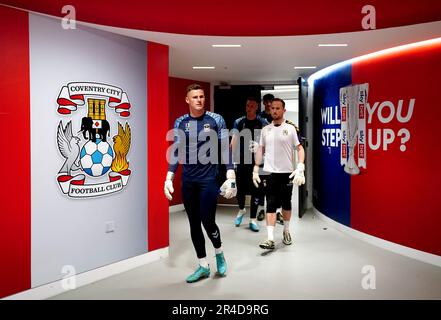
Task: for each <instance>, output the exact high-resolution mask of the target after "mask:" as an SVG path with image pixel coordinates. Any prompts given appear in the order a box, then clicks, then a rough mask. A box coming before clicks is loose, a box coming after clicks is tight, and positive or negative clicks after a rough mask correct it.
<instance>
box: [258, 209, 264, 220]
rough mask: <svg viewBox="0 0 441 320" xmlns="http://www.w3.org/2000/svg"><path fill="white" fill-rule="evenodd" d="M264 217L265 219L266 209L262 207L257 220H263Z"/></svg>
mask: <svg viewBox="0 0 441 320" xmlns="http://www.w3.org/2000/svg"><path fill="white" fill-rule="evenodd" d="M263 219H265V210H263V209H262V210H260V211H259V213H258V214H257V221H262V220H263Z"/></svg>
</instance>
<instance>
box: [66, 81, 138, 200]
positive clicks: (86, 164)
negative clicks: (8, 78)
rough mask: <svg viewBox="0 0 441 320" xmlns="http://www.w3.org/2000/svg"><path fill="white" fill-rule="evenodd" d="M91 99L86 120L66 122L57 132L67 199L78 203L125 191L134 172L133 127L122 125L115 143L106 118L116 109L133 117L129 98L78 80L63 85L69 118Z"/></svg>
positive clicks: (117, 124) (112, 89) (114, 137)
mask: <svg viewBox="0 0 441 320" xmlns="http://www.w3.org/2000/svg"><path fill="white" fill-rule="evenodd" d="M86 101H87V110H84V111H85V112H84V117H82V118H81V121H80V118H78V117H76V118H74V119H72V120H69V121H67V122H66V124H63V120H60V122H59V124H58V128H57V146H58V151H59V153H60V155H61V156H62V157H63V159H64V162H63V164H62V166H61V169H60V170H59V172H58V175H57V182H58V184H59V186H60V189H61V191H62V192H63V194H64V195H67V196H69V197H71V198H76V199H84V198H93V197H98V196H104V195H109V194H114V193H115V192H118V191H122V190H123V189H124V188H125V187H126V186H127V184H128V182H129V178H130V175H131V173H132V171H131V170H130V169H129V161H128V159H127V154H128V152H129V150H130V146H131V129H130V125H129V124H128V123H127V122H126V123H125V124H124V126H123V124H121V123H120V122H119V121H117V123H115V124H114V127H116V128H117V129H116V130H115V131H117V134H116V135H114V136H113V137H112V139H110V137H111V131H113V130H111V128H112V126H111V124H110V123H109V122H108V120H107V117H106V109H107V108H111V109H114V110H115V112H116V113H117V114H118V115H119V116H120V117H124V118H126V117H128V116H129V115H130V112H129V109H130V107H131V106H130V103H129V100H128V97H127V94H126V93H125V92H123V90H122V89H120V88H118V87H115V86H111V85H107V84H101V83H91V82H72V83H69V84H67V85H66V86H63V87H62V89H61V92H60V95H59V96H58V99H57V102H58V104H59V106H58V110H57V111H58V113H59V114H60V115H62V116H63V117H66V116H69V115H73V114H74V113H75V112H76V111H77V110H78V108H77V106H83V105H84V104H85V102H86ZM77 119H78V120H77ZM74 128H78V130H74Z"/></svg>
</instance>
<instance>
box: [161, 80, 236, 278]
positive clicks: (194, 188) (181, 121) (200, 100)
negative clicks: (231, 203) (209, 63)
mask: <svg viewBox="0 0 441 320" xmlns="http://www.w3.org/2000/svg"><path fill="white" fill-rule="evenodd" d="M186 102H187V103H188V105H189V109H190V112H189V113H188V114H185V115H183V116H182V117H180V118H178V119H177V120H176V121H175V125H174V144H173V147H174V148H175V149H174V152H172V155H170V154H169V155H168V156H171V157H172V159H169V168H168V173H167V177H166V180H165V183H164V193H165V196H166V197H167V199H169V200H171V199H172V193H173V192H174V189H173V177H174V173H175V172H176V169H177V167H178V164H179V162H181V163H183V170H182V198H183V202H184V207H185V210H186V212H187V215H188V220H189V222H190V233H191V240H192V242H193V246H194V248H195V250H196V255H197V257H198V259H199V267H198V268H197V269H196V271H195V272H194V273H192V274H191V275H190V276H189V277H187V279H186V280H187V282H189V283H190V282H196V281H198V280H200V279H203V278H207V277H209V276H210V267H209V264H208V261H207V258H206V256H207V254H206V250H205V238H204V234H203V232H202V226H201V225H203V226H204V229H205V231H206V232H207V235H208V237H209V238H210V240H211V242H212V244H213V246H214V249H215V253H216V265H217V271H218V274H220V275H221V276H224V275H225V274H226V271H227V265H226V262H225V257H224V253H223V250H222V246H221V244H222V242H221V236H220V230H219V227H218V226H217V224H216V221H215V216H216V206H217V197H218V194H219V185H218V184H217V174H218V162H219V161H218V159H219V158H218V154H217V152H216V151H217V150H218V149H219V146H220V147H221V150H220V151H221V158H222V161H223V163H225V164H226V166H227V180H226V181H225V182H224V184H223V185H222V187H221V195H223V196H224V197H226V198H232V197H234V196H235V195H236V180H235V179H236V176H235V173H234V170H233V164H232V157H231V153H230V150H229V141H228V138H229V135H228V130H227V128H226V126H225V121H224V119H223V118H222V116H220V115H218V114H216V113H212V112H208V111H205V109H204V104H205V96H204V91H203V89H202V87H201V86H200V85H197V84H194V85H190V86H189V87H188V88H187V96H186Z"/></svg>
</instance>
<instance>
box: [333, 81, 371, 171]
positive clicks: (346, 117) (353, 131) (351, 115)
mask: <svg viewBox="0 0 441 320" xmlns="http://www.w3.org/2000/svg"><path fill="white" fill-rule="evenodd" d="M368 90H369V84H368V83H363V84H357V85H350V86H346V87H342V88H340V114H341V143H340V165H342V166H344V170H345V172H346V173H348V174H350V175H355V174H359V173H360V169H359V168H364V169H366V150H367V149H366V137H367V135H366V104H367V97H368ZM355 158H357V162H356V160H355Z"/></svg>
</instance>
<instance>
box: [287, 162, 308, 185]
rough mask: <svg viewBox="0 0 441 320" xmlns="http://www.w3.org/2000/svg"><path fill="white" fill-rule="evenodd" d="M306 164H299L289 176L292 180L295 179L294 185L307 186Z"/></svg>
mask: <svg viewBox="0 0 441 320" xmlns="http://www.w3.org/2000/svg"><path fill="white" fill-rule="evenodd" d="M304 172H305V164H303V163H301V162H299V163H298V164H297V168H296V169H295V170H294V171H293V172H292V173H291V175H290V176H289V178H290V179H292V178H294V183H295V184H296V185H298V186H301V185H302V184H305V174H304Z"/></svg>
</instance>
